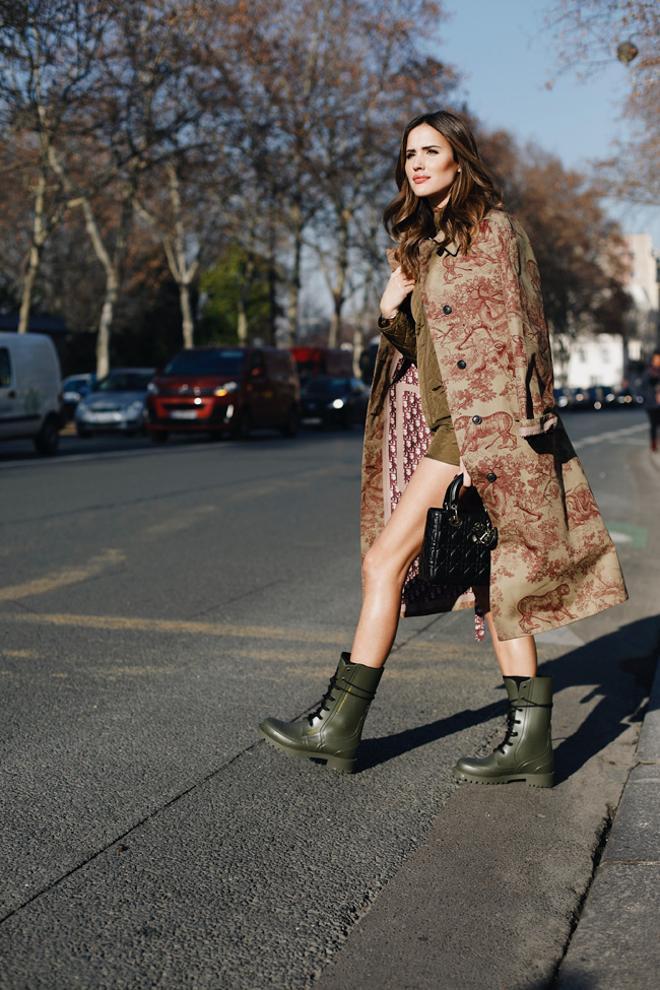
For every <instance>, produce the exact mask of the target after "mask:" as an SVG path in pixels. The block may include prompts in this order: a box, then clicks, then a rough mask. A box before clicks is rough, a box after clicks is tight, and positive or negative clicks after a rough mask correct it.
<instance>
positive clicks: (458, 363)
mask: <svg viewBox="0 0 660 990" xmlns="http://www.w3.org/2000/svg"><path fill="white" fill-rule="evenodd" d="M456 367H457V368H460V369H461V371H462V370H463V368H467V364H466V363H465V361H464V360H463V358H461V360H460V361H457V362H456Z"/></svg>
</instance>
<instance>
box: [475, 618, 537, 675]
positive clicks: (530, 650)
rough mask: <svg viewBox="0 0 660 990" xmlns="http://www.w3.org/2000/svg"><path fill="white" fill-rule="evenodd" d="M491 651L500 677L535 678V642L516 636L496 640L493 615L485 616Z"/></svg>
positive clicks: (531, 638)
mask: <svg viewBox="0 0 660 990" xmlns="http://www.w3.org/2000/svg"><path fill="white" fill-rule="evenodd" d="M485 618H486V622H487V623H488V629H489V631H490V635H491V639H492V640H493V649H494V650H495V656H496V657H497V662H498V664H499V666H500V670H501V671H502V677H536V641H535V639H534V637H533V636H518V637H517V639H505V640H500V639H498V636H497V632H496V630H495V623H494V622H493V614H492V612H490V611H488V612H486V614H485Z"/></svg>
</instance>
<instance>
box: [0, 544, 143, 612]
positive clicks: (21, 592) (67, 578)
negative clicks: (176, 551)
mask: <svg viewBox="0 0 660 990" xmlns="http://www.w3.org/2000/svg"><path fill="white" fill-rule="evenodd" d="M125 559H126V555H125V554H124V553H122V551H121V550H114V549H108V550H104V551H103V552H102V553H100V554H99V555H98V557H92V559H91V560H90V561H89V562H88V563H87V564H81V565H80V566H78V567H67V568H64V569H63V570H61V571H54V572H53V573H52V574H46V575H45V576H44V577H40V578H34V579H33V580H32V581H24V582H23V583H22V584H10V585H7V586H6V587H4V588H0V602H8V601H14V602H15V601H19V600H20V599H21V598H31V597H32V596H33V595H45V594H47V593H48V592H49V591H57V590H59V589H60V588H66V587H68V586H69V585H71V584H79V583H80V582H81V581H87V580H89V578H91V577H96V576H97V575H99V574H102V573H103V571H105V570H107V569H108V568H109V567H114V566H116V565H117V564H121V563H122V562H123V561H124V560H125Z"/></svg>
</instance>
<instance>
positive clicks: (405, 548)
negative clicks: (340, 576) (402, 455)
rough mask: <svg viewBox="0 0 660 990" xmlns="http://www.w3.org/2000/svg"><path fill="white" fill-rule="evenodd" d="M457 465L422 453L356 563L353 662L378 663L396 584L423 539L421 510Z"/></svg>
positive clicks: (392, 618)
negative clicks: (358, 601) (358, 582)
mask: <svg viewBox="0 0 660 990" xmlns="http://www.w3.org/2000/svg"><path fill="white" fill-rule="evenodd" d="M458 470H459V469H458V467H457V466H456V465H454V464H445V463H444V462H442V461H436V460H433V459H432V458H430V457H423V458H422V459H421V461H420V462H419V464H418V466H417V468H416V469H415V473H414V474H413V476H412V478H411V479H410V482H409V483H408V485H407V487H406V489H405V491H404V493H403V495H402V496H401V500H400V501H399V504H398V505H397V507H396V509H395V510H394V512H393V513H392V515H391V516H390V518H389V520H388V522H387V525H386V526H385V528H384V529H383V531H382V532H381V533H380V535H379V536H378V538H377V539H376V540H375V542H374V544H373V546H372V547H371V549H370V550H369V552H368V553H367V554H366V556H365V558H364V562H363V565H362V610H361V612H360V618H359V620H358V624H357V629H356V630H355V638H354V639H353V646H352V648H351V659H352V660H353V662H354V663H361V664H365V665H366V666H368V667H382V665H383V664H384V663H385V661H386V659H387V656H388V654H389V652H390V650H391V648H392V643H393V642H394V637H395V636H396V630H397V626H398V624H399V612H400V608H401V588H402V587H403V582H404V581H405V578H406V574H407V573H408V568H409V567H410V565H411V563H412V562H413V560H414V559H415V557H416V556H417V554H418V553H419V551H420V548H421V546H422V541H423V539H424V527H425V525H426V513H427V510H428V509H429V508H430V507H431V506H433V505H440V504H441V503H442V498H443V496H444V493H445V489H446V488H447V486H448V485H449V484H450V483H451V481H452V480H453V478H454V477H455V476H456V474H458Z"/></svg>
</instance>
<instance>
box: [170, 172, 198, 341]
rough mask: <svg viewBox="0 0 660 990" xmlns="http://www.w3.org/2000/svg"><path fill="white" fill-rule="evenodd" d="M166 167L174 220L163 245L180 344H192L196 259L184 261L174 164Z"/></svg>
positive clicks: (177, 181)
mask: <svg viewBox="0 0 660 990" xmlns="http://www.w3.org/2000/svg"><path fill="white" fill-rule="evenodd" d="M165 168H166V171H167V175H168V179H169V192H170V205H171V207H172V218H173V221H174V223H173V231H172V233H171V234H170V235H166V236H165V237H163V247H164V248H165V256H166V257H167V264H168V265H169V269H170V271H171V273H172V277H173V278H174V280H175V282H176V284H177V285H178V286H179V301H180V303H181V331H182V335H183V345H184V347H192V346H193V343H194V335H195V334H194V330H195V327H194V322H193V317H192V307H191V305H190V285H191V283H192V280H193V279H194V277H195V274H196V272H197V261H193V262H192V264H188V262H187V261H186V232H185V228H184V225H183V208H182V204H181V189H180V186H179V176H178V174H177V170H176V165H175V164H174V162H168V163H167V165H166V166H165Z"/></svg>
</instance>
